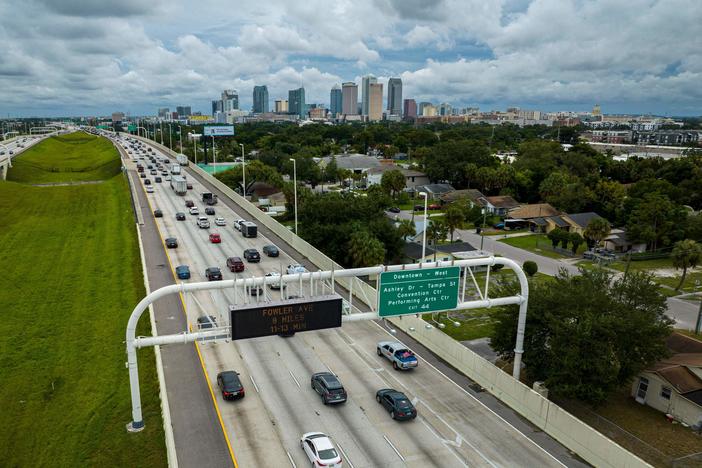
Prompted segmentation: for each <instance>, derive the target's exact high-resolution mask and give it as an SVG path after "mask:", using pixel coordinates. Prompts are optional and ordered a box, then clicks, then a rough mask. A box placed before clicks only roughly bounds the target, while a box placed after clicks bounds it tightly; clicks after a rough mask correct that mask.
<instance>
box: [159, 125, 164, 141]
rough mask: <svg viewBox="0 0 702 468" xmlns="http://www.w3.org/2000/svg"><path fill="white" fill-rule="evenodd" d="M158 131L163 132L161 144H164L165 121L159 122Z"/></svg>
mask: <svg viewBox="0 0 702 468" xmlns="http://www.w3.org/2000/svg"><path fill="white" fill-rule="evenodd" d="M158 131H159V132H160V133H161V144H163V122H159V123H158Z"/></svg>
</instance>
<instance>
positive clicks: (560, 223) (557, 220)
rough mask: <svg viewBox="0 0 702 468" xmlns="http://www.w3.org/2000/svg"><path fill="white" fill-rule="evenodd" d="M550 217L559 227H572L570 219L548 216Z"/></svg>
mask: <svg viewBox="0 0 702 468" xmlns="http://www.w3.org/2000/svg"><path fill="white" fill-rule="evenodd" d="M548 219H549V220H550V221H551V222H553V223H554V224H555V225H556V226H558V227H559V228H562V227H565V228H567V227H570V224H569V223H568V221H566V220H565V219H563V217H562V216H551V217H550V218H548Z"/></svg>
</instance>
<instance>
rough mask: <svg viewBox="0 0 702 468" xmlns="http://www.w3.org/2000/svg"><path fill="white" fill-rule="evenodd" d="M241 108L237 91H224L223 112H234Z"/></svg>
mask: <svg viewBox="0 0 702 468" xmlns="http://www.w3.org/2000/svg"><path fill="white" fill-rule="evenodd" d="M238 108H239V93H238V92H237V90H236V89H225V90H224V91H222V112H228V111H233V110H236V109H238Z"/></svg>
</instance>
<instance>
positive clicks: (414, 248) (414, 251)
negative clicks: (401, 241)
mask: <svg viewBox="0 0 702 468" xmlns="http://www.w3.org/2000/svg"><path fill="white" fill-rule="evenodd" d="M403 250H404V253H405V257H407V258H411V259H412V260H419V259H420V258H422V244H419V243H417V242H407V243H405V246H404V247H403ZM433 253H434V249H432V248H431V246H428V245H427V248H426V252H425V254H426V255H431V254H433Z"/></svg>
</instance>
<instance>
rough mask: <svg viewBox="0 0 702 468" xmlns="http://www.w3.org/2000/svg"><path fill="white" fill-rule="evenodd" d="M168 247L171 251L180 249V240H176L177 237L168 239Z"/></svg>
mask: <svg viewBox="0 0 702 468" xmlns="http://www.w3.org/2000/svg"><path fill="white" fill-rule="evenodd" d="M166 247H167V248H169V249H175V248H176V247H178V239H176V238H175V237H167V238H166Z"/></svg>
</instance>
